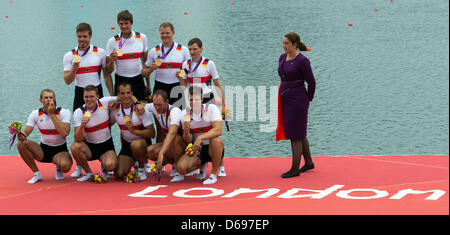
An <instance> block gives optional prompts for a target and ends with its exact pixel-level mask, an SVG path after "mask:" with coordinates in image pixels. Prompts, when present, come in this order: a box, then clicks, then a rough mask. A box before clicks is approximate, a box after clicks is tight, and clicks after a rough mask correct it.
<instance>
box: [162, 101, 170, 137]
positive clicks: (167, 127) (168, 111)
mask: <svg viewBox="0 0 450 235" xmlns="http://www.w3.org/2000/svg"><path fill="white" fill-rule="evenodd" d="M169 116H170V109H169V105H167V112H166V124H164V121H163V120H164V118H163V117H161V122H162V123H161V124H162V125H163V128H164V127H166V129H167V131H169V123H167V122H168V120H169Z"/></svg>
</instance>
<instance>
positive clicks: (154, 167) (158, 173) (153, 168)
mask: <svg viewBox="0 0 450 235" xmlns="http://www.w3.org/2000/svg"><path fill="white" fill-rule="evenodd" d="M166 164H167V162H164V161H163V163H162V166H163V167H164V166H165V165H166ZM150 170H151V171H152V174H153V175H154V176H155V180H157V181H160V180H161V175H162V169H159V168H158V166H157V165H156V162H154V163H153V164H151V165H150Z"/></svg>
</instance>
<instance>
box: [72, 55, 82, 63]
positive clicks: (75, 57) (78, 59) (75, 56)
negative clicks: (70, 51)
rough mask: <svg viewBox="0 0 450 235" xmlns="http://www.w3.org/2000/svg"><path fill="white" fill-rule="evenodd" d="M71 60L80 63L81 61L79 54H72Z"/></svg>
mask: <svg viewBox="0 0 450 235" xmlns="http://www.w3.org/2000/svg"><path fill="white" fill-rule="evenodd" d="M73 62H75V63H80V62H81V56H79V55H74V56H73Z"/></svg>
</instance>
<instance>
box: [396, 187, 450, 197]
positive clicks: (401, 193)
mask: <svg viewBox="0 0 450 235" xmlns="http://www.w3.org/2000/svg"><path fill="white" fill-rule="evenodd" d="M431 192H432V194H431V195H430V196H428V197H427V198H425V199H426V200H438V199H439V198H440V197H442V196H444V194H445V191H442V190H437V189H435V190H428V191H419V190H413V189H410V188H409V189H403V190H400V191H398V193H397V194H395V195H394V196H392V197H391V198H389V199H402V198H403V197H404V196H405V195H406V194H424V193H431Z"/></svg>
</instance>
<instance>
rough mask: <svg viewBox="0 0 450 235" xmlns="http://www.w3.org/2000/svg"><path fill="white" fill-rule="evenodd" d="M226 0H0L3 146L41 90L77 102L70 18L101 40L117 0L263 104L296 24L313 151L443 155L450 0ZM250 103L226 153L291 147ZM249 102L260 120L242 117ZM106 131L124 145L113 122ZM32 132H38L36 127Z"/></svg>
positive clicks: (286, 152) (146, 26) (155, 38)
mask: <svg viewBox="0 0 450 235" xmlns="http://www.w3.org/2000/svg"><path fill="white" fill-rule="evenodd" d="M232 2H233V1H229V0H226V1H225V0H194V1H176V0H165V1H149V0H133V1H131V0H130V1H112V0H90V1H88V0H70V1H69V0H40V1H33V0H13V2H12V3H10V2H9V1H7V0H2V1H1V2H0V34H1V36H2V37H1V38H2V42H1V44H0V55H1V56H0V80H1V84H2V87H1V89H0V102H1V107H2V109H3V111H2V114H1V115H0V127H2V128H3V131H1V132H0V155H17V154H18V153H17V150H16V148H15V146H14V148H12V149H11V150H9V149H8V146H9V144H8V140H9V138H10V134H9V132H8V125H9V123H11V122H12V121H20V122H22V123H24V124H25V123H26V120H27V117H28V115H29V114H30V113H31V111H32V110H34V109H37V108H39V106H40V103H39V100H38V98H39V93H40V91H41V90H42V89H43V88H52V89H54V90H55V91H56V97H57V100H58V104H59V105H61V106H63V107H66V108H68V109H70V110H72V101H73V95H74V84H71V85H69V86H68V85H66V84H65V83H64V81H63V76H62V75H63V65H62V59H63V56H64V54H65V53H66V52H67V51H69V50H71V49H72V48H74V47H75V46H76V45H77V42H76V35H75V27H76V25H77V24H78V23H80V22H88V23H89V24H91V26H92V27H93V38H92V40H91V43H92V44H94V45H97V46H99V47H101V48H105V47H106V42H107V40H108V38H109V37H111V36H113V35H115V34H117V33H119V29H118V26H117V23H116V16H117V13H118V12H119V11H120V10H123V9H128V10H129V11H130V12H131V13H132V14H133V15H134V24H133V30H135V31H139V32H142V33H144V34H146V35H147V37H148V39H149V40H148V46H149V47H150V48H152V47H154V46H155V45H156V44H157V43H159V42H160V39H159V34H158V27H159V25H160V23H161V22H163V21H170V22H172V23H173V24H174V26H175V32H176V33H175V41H176V42H179V43H182V44H184V45H187V42H188V41H189V40H190V39H191V38H193V37H199V38H200V39H202V41H203V47H204V50H203V55H204V56H206V57H208V58H210V59H211V60H213V61H214V62H215V63H216V66H217V69H218V73H219V75H220V81H221V84H222V85H223V86H224V87H242V88H246V87H249V88H248V89H249V90H252V89H253V90H254V91H256V95H258V94H259V92H262V91H265V92H266V95H265V97H266V98H267V103H266V104H265V105H264V104H259V105H260V106H261V105H262V107H265V109H266V110H267V112H268V110H269V109H270V105H269V90H270V87H271V86H278V84H279V77H278V74H277V66H278V64H277V63H278V58H279V56H280V54H281V53H283V49H282V39H283V35H284V34H285V33H287V32H290V31H295V32H298V33H299V35H300V37H301V39H302V41H304V42H305V43H306V45H307V46H309V47H311V49H312V50H311V51H309V52H305V53H304V54H305V55H306V56H307V57H308V58H309V59H310V62H311V66H312V70H313V73H314V75H315V78H316V82H317V88H316V94H315V99H314V101H313V102H312V103H311V106H310V112H309V126H308V139H309V142H310V149H311V153H312V155H313V156H330V155H391V154H401V155H407V154H448V152H449V144H448V143H449V36H448V35H449V24H448V22H449V1H448V0H429V1H419V0H408V1H400V0H395V1H394V2H390V1H389V0H366V1H358V0H340V1H334V0H323V1H304V0H285V1H281V2H280V1H264V0H242V1H235V4H234V5H232ZM81 5H83V7H80V6H81ZM375 8H377V9H379V11H377V12H376V11H374V9H375ZM184 12H187V14H184ZM6 16H8V17H7V18H6ZM349 22H352V23H353V26H352V27H349V26H348V23H349ZM111 26H115V27H116V28H117V29H115V30H111ZM151 80H152V83H153V82H154V77H153V75H152V78H151ZM104 87H105V86H104ZM258 87H263V88H264V87H265V89H262V90H258ZM104 91H105V92H106V93H107V91H106V89H105V90H104ZM260 95H261V94H260ZM262 96H263V97H264V95H262ZM231 99H232V98H230V97H229V96H227V100H228V103H231ZM248 100H250V101H253V98H250V99H249V98H246V99H245V101H246V103H247V101H248ZM234 103H236V101H235V102H234ZM250 103H251V105H245V107H243V109H244V110H246V111H245V118H244V120H233V121H231V122H230V127H231V132H226V131H224V134H223V139H224V141H225V146H226V147H225V148H226V150H225V154H226V157H261V156H290V154H291V152H290V143H289V142H288V141H282V142H279V143H275V131H274V130H272V131H270V130H269V132H267V131H266V132H264V131H263V132H262V131H261V130H260V128H261V126H263V125H267V124H269V121H268V120H263V118H261V117H262V115H261V113H262V111H261V110H262V109H260V108H256V107H257V106H255V105H254V104H253V103H252V102H250ZM233 106H234V109H233V113H237V112H238V111H239V110H237V109H236V107H237V106H238V105H233ZM241 110H242V107H241ZM248 110H249V111H248ZM248 112H250V115H249V113H248ZM255 112H256V113H257V115H255V116H256V119H252V118H249V117H252V114H253V113H255ZM235 119H236V118H235ZM249 119H250V120H249ZM269 129H270V128H269ZM112 131H113V135H114V141H115V143H116V150H120V146H119V143H120V141H119V128H118V127H117V126H115V127H113V129H112ZM30 138H31V139H32V140H35V141H39V139H40V134H39V133H38V131H37V129H35V130H34V131H33V134H32V135H31V137H30ZM72 142H73V130H72V131H71V134H70V136H69V137H68V143H69V144H71V143H72Z"/></svg>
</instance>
